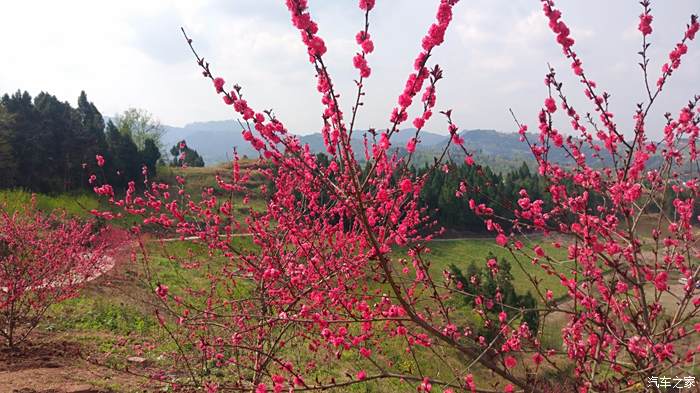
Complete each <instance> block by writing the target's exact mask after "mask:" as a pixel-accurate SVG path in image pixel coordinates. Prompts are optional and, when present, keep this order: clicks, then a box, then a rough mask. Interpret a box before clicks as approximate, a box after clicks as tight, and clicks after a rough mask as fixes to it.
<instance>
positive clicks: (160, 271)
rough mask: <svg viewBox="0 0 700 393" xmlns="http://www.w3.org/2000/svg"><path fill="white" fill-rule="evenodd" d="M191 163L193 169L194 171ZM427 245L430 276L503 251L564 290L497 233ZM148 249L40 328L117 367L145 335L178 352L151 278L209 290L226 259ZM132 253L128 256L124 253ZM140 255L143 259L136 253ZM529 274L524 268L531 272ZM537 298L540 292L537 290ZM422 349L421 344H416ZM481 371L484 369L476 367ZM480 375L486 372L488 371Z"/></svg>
mask: <svg viewBox="0 0 700 393" xmlns="http://www.w3.org/2000/svg"><path fill="white" fill-rule="evenodd" d="M193 169H194V170H193ZM184 171H186V173H184V174H185V175H187V176H188V178H192V177H193V178H194V179H195V181H194V182H193V183H190V184H189V185H188V189H196V188H197V187H206V186H207V185H205V184H204V183H201V181H204V179H205V178H207V177H208V178H211V173H212V172H211V170H210V169H209V170H205V169H196V168H188V169H185V170H184ZM30 198H31V194H30V193H27V192H24V191H4V192H0V200H2V201H3V202H4V204H5V205H6V206H7V208H8V209H17V208H18V207H21V206H23V205H25V204H26V203H28V202H29V200H30ZM37 205H38V207H39V208H41V209H44V210H51V209H54V208H63V209H65V210H66V211H68V212H69V213H70V214H74V215H77V216H85V215H87V214H88V213H87V210H89V209H92V208H99V207H100V206H102V205H101V204H100V202H99V201H98V200H97V198H95V197H92V196H90V195H75V196H73V195H59V196H43V195H38V196H37ZM251 205H252V206H259V207H262V206H264V201H261V200H259V199H257V200H256V199H253V200H252V201H251ZM235 242H236V245H237V246H239V247H241V248H244V249H249V250H252V249H253V248H254V246H253V244H252V242H251V240H250V238H247V237H239V238H235ZM429 248H430V252H429V253H428V254H426V255H425V258H424V259H425V260H427V261H430V269H431V273H432V274H433V277H436V278H438V279H439V278H440V277H442V271H443V270H448V269H449V266H450V265H451V264H454V265H456V266H457V267H459V268H460V269H466V267H467V266H468V265H469V263H470V262H474V263H475V264H476V265H477V266H480V267H482V268H484V267H485V264H486V259H487V256H488V255H489V253H492V254H493V255H495V256H496V257H497V258H498V259H499V260H500V259H501V258H506V259H509V260H510V262H511V266H512V267H511V273H512V275H513V277H514V285H515V287H516V290H517V291H518V292H519V293H525V292H527V291H528V290H530V291H532V284H531V283H530V282H529V281H528V279H527V278H526V277H527V275H528V274H529V275H532V276H533V277H536V278H537V279H538V280H541V283H540V285H541V288H543V289H552V290H553V291H554V292H555V296H559V295H561V294H563V290H562V289H561V286H560V285H559V283H558V281H559V280H558V278H557V277H555V276H549V275H547V274H546V273H545V272H544V271H543V270H542V269H541V268H540V267H539V266H536V265H532V264H531V263H530V262H529V261H524V262H523V263H522V265H520V264H518V263H517V262H516V261H515V260H514V259H513V257H512V256H511V255H510V254H509V253H508V251H507V250H506V249H504V248H502V247H500V246H498V245H497V244H496V243H495V241H494V240H493V239H489V238H484V239H457V240H438V241H433V242H431V243H429ZM545 248H546V250H547V252H548V253H551V254H552V255H556V256H557V257H561V256H562V254H563V251H562V250H556V249H554V248H553V247H551V246H550V247H545ZM146 250H147V252H148V253H149V255H150V262H149V264H148V268H149V274H148V276H149V278H150V280H147V279H146V277H145V274H144V273H145V271H144V267H143V265H142V264H140V263H138V262H137V263H133V262H129V261H126V260H125V261H123V264H122V265H121V266H120V267H119V268H118V269H117V270H118V272H115V275H110V277H108V278H106V279H104V280H98V281H97V282H95V283H94V284H91V285H90V286H89V287H88V288H86V290H85V291H84V292H83V293H82V294H81V296H79V297H78V298H75V299H70V300H68V301H65V302H63V303H60V304H57V305H55V306H53V307H52V308H51V309H50V310H49V313H48V318H47V319H46V321H45V322H44V323H42V324H41V326H40V327H39V330H40V331H43V332H45V333H51V334H57V335H59V336H62V337H66V336H67V337H70V338H71V340H75V341H77V342H80V343H81V344H82V345H85V346H86V347H87V348H90V351H92V352H93V353H97V354H99V356H102V357H104V363H105V364H107V365H110V366H113V367H116V368H120V367H124V366H125V365H127V363H126V358H127V357H128V356H130V355H132V351H133V348H134V346H140V345H142V344H143V343H144V342H148V343H152V344H154V345H156V348H157V349H156V350H155V351H153V352H152V353H151V354H146V355H145V356H146V357H149V360H150V361H152V362H157V361H158V360H157V359H156V355H154V354H157V353H159V352H160V353H162V352H163V351H173V350H174V344H173V342H172V340H171V339H170V338H169V337H168V336H167V334H166V332H165V331H164V329H162V328H161V327H160V326H159V324H158V322H157V320H156V318H155V315H154V309H155V308H154V304H155V303H157V302H155V300H156V299H155V296H154V294H153V285H155V283H157V282H162V283H165V284H167V285H168V286H169V287H170V290H171V293H172V294H183V293H184V290H185V288H186V287H194V288H199V289H204V288H206V287H207V285H208V282H209V281H208V279H207V278H206V275H207V274H210V273H216V272H218V269H219V267H221V265H222V264H224V263H226V260H225V259H224V258H222V257H220V256H216V255H210V254H209V250H207V249H206V248H205V247H203V246H201V245H199V244H195V243H193V242H169V243H165V244H163V245H161V244H159V243H158V242H149V243H147V247H146ZM171 256H180V257H183V256H184V257H185V258H184V259H185V260H186V261H189V262H193V261H201V262H202V267H201V268H199V269H185V268H183V267H182V266H181V265H180V264H179V262H178V261H177V259H175V260H174V259H173V258H171ZM393 256H394V257H396V258H400V257H403V256H405V250H396V251H395V254H394V255H393ZM125 259H128V258H125ZM139 260H140V258H139ZM526 273H527V274H526ZM246 294H247V288H246V287H245V286H244V285H241V286H240V292H239V293H237V294H235V296H241V297H244V296H245V295H246ZM535 297H536V298H537V296H535ZM454 305H455V306H457V307H460V308H461V309H460V311H459V313H458V315H461V316H460V317H459V318H462V317H464V316H465V315H466V316H467V317H468V314H469V310H468V309H466V308H464V307H463V306H461V305H458V304H457V303H455V304H454ZM554 322H555V323H551V324H549V325H547V330H546V331H544V332H543V334H542V341H543V343H544V344H545V345H546V346H548V347H552V348H559V347H560V345H561V338H560V334H559V329H560V328H561V325H562V322H561V321H554ZM383 347H384V348H383V352H384V355H383V356H385V357H386V359H389V360H390V361H391V362H392V363H393V364H395V365H396V367H397V369H399V370H403V371H406V372H415V371H416V370H414V369H412V367H414V365H413V363H412V361H409V360H407V359H406V353H405V343H403V342H401V341H400V340H387V341H386V343H385V344H384V345H383ZM289 350H294V351H295V356H297V357H298V358H299V359H305V358H309V359H311V358H310V357H309V356H310V354H306V353H305V349H304V348H295V347H293V346H291V344H290V347H289ZM418 351H419V352H418V354H419V355H420V353H421V352H420V351H422V349H419V350H418ZM424 355H425V359H428V360H426V361H424V360H423V359H421V360H420V361H419V363H418V364H419V367H421V368H422V369H423V370H424V372H429V373H431V374H435V375H437V374H440V370H438V369H437V368H439V367H441V366H440V365H439V363H438V362H431V361H429V359H431V354H430V353H429V352H426V353H425V354H424ZM442 355H443V356H445V357H447V358H449V359H452V360H450V362H452V361H455V362H459V360H458V358H457V357H455V354H453V353H450V352H445V353H443V354H442ZM329 361H332V362H334V367H333V368H332V370H319V371H318V375H319V377H323V378H326V377H329V376H333V377H338V378H343V375H344V373H345V372H346V371H348V372H352V371H353V370H357V369H358V367H363V368H364V367H366V366H367V365H363V361H364V360H363V359H361V358H359V357H358V356H357V354H354V353H349V352H348V353H344V354H343V355H342V357H341V358H340V359H329ZM474 373H475V375H479V374H480V371H479V370H478V369H477V370H475V371H474ZM481 377H482V378H488V375H486V374H484V375H482V376H481ZM405 388H406V385H405V384H403V383H402V382H400V381H398V380H385V381H380V382H377V383H373V384H364V385H354V386H352V387H350V388H348V390H345V391H353V392H382V391H397V390H401V389H405Z"/></svg>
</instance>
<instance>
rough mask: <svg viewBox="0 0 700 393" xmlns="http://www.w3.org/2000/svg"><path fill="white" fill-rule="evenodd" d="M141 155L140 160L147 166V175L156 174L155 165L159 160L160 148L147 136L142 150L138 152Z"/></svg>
mask: <svg viewBox="0 0 700 393" xmlns="http://www.w3.org/2000/svg"><path fill="white" fill-rule="evenodd" d="M139 154H140V155H141V160H142V161H143V164H144V165H146V167H148V176H150V177H153V176H155V175H156V165H157V164H158V160H160V150H159V149H158V146H156V143H155V142H154V141H153V139H151V138H148V139H146V142H145V143H144V147H143V150H141V151H140V152H139Z"/></svg>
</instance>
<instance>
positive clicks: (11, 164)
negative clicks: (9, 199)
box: [0, 104, 18, 188]
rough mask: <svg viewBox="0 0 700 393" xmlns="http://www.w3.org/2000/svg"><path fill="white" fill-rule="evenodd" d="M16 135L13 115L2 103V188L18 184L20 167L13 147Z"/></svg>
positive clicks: (0, 132) (0, 133)
mask: <svg viewBox="0 0 700 393" xmlns="http://www.w3.org/2000/svg"><path fill="white" fill-rule="evenodd" d="M14 137H15V135H14V125H13V118H12V115H11V114H10V113H9V112H7V110H6V109H5V107H4V106H3V105H2V104H0V188H9V187H14V186H15V185H16V181H17V176H18V168H17V159H16V157H15V154H14V149H13V147H12V140H13V139H14Z"/></svg>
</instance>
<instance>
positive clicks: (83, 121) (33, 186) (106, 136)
mask: <svg viewBox="0 0 700 393" xmlns="http://www.w3.org/2000/svg"><path fill="white" fill-rule="evenodd" d="M110 124H111V123H110ZM107 126H108V127H107V128H108V129H107V133H105V122H104V118H103V117H102V114H100V112H99V111H98V110H97V108H96V107H95V105H94V104H93V103H91V102H90V101H89V100H88V98H87V95H86V94H85V92H81V93H80V97H79V98H78V106H77V108H73V107H72V106H71V105H70V104H69V103H67V102H61V101H59V100H58V98H56V97H55V96H53V95H51V94H48V93H44V92H42V93H39V95H37V96H36V97H35V98H34V99H33V100H32V97H31V96H30V95H29V93H27V92H21V91H17V92H16V93H14V94H12V95H7V94H5V95H4V96H3V97H2V99H0V188H22V189H26V190H31V191H35V192H40V193H65V192H72V191H75V190H80V189H91V188H92V186H91V185H90V184H89V183H88V178H89V176H90V175H91V174H97V175H98V177H100V181H104V182H107V183H110V184H112V185H114V186H117V187H119V186H122V187H123V186H125V185H126V184H127V182H128V180H135V181H136V183H137V184H140V182H139V181H138V180H140V178H141V167H142V165H144V164H145V165H146V166H148V167H149V169H151V170H152V171H155V165H156V164H155V163H156V162H157V161H158V159H159V158H160V152H159V149H158V148H157V142H156V141H154V140H151V141H150V142H149V141H148V139H144V140H143V149H142V150H139V149H138V145H137V144H135V143H134V141H133V140H132V138H131V136H130V135H131V134H130V133H124V134H120V135H114V130H113V129H112V128H116V127H115V126H114V124H112V125H111V127H112V128H110V126H109V124H108V125H107ZM118 133H119V131H117V134H118ZM134 134H137V135H141V134H140V133H134ZM154 145H155V147H154ZM98 154H100V155H102V156H104V157H105V159H106V161H107V165H106V166H105V167H104V168H98V167H97V164H96V161H95V156H96V155H98ZM117 172H119V173H117Z"/></svg>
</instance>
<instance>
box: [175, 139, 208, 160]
mask: <svg viewBox="0 0 700 393" xmlns="http://www.w3.org/2000/svg"><path fill="white" fill-rule="evenodd" d="M170 154H171V155H172V156H173V160H172V161H171V164H170V165H172V166H189V167H203V166H204V159H203V158H202V156H200V155H199V153H197V150H194V149H190V147H189V146H187V142H185V140H184V139H183V140H181V141H180V142H178V143H176V144H175V145H174V146H173V147H172V148H171V149H170ZM183 157H184V159H182V158H183Z"/></svg>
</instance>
